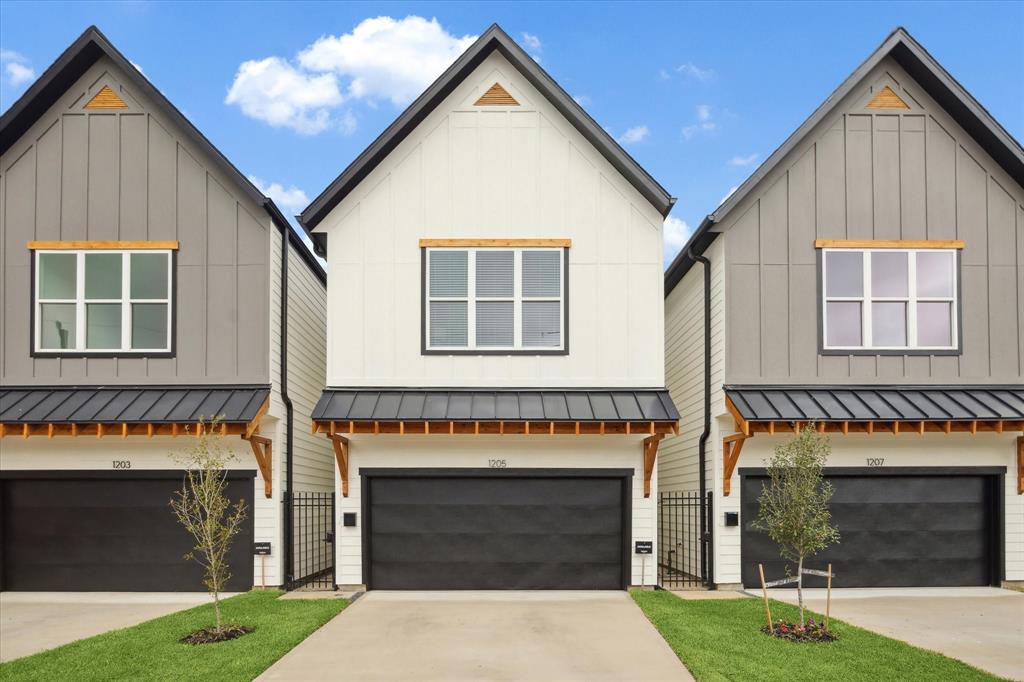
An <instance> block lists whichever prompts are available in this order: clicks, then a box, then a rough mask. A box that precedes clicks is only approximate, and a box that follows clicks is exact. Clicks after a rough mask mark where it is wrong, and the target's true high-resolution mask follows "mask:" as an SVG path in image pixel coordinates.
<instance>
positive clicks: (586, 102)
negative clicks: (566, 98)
mask: <svg viewBox="0 0 1024 682" xmlns="http://www.w3.org/2000/svg"><path fill="white" fill-rule="evenodd" d="M572 98H573V99H574V100H576V104H579V105H580V106H581V107H588V106H590V102H591V99H590V95H573V96H572Z"/></svg>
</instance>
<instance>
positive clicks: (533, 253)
mask: <svg viewBox="0 0 1024 682" xmlns="http://www.w3.org/2000/svg"><path fill="white" fill-rule="evenodd" d="M425 267H426V272H425V276H424V284H425V287H424V289H425V290H424V293H423V295H424V316H425V324H424V334H425V338H424V349H425V350H427V351H436V352H444V351H480V352H501V351H508V352H527V353H529V352H558V351H564V350H565V348H566V347H567V346H566V338H565V337H566V330H565V320H566V315H565V290H566V281H565V277H566V273H565V249H563V248H528V247H522V248H495V247H481V248H427V249H426V253H425Z"/></svg>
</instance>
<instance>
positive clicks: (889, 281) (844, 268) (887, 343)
mask: <svg viewBox="0 0 1024 682" xmlns="http://www.w3.org/2000/svg"><path fill="white" fill-rule="evenodd" d="M957 274H958V273H957V252H956V250H954V249H870V248H869V249H849V248H843V249H824V252H823V259H822V283H823V287H822V290H823V293H824V296H823V301H822V306H823V309H822V320H823V324H822V329H823V332H824V343H823V348H824V349H825V350H851V351H856V350H870V351H875V350H880V351H885V350H894V351H918V350H919V351H950V350H957V348H958V345H959V333H958V329H959V327H958V324H959V323H958V320H957V317H958V305H957V304H958V300H957V296H958V284H957Z"/></svg>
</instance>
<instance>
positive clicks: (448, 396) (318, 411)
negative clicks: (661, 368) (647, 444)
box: [312, 388, 679, 422]
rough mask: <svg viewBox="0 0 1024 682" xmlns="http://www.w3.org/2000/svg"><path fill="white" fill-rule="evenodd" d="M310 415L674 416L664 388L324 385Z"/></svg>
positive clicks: (389, 418)
mask: <svg viewBox="0 0 1024 682" xmlns="http://www.w3.org/2000/svg"><path fill="white" fill-rule="evenodd" d="M312 416H313V421H316V422H325V421H375V422H402V421H409V422H418V421H443V422H449V421H481V422H482V421H564V422H602V421H645V422H651V421H654V422H667V421H671V422H675V421H678V420H679V412H678V410H676V406H675V404H674V403H673V402H672V398H671V397H670V396H669V393H668V391H667V390H666V389H663V388H660V389H634V388H621V389H528V388H526V389H494V388H473V389H444V388H442V389H438V388H394V389H391V388H365V389H364V388H328V389H326V390H324V392H323V394H322V395H321V396H320V400H319V402H317V404H316V407H315V408H313V415H312Z"/></svg>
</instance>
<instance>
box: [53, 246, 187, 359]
mask: <svg viewBox="0 0 1024 682" xmlns="http://www.w3.org/2000/svg"><path fill="white" fill-rule="evenodd" d="M33 257H34V258H35V263H34V266H35V267H34V270H35V282H34V283H33V292H34V299H35V300H34V303H33V306H34V308H33V315H34V320H35V329H34V330H33V347H34V349H35V351H36V352H37V353H44V354H45V353H55V354H61V353H75V354H88V353H97V354H103V353H118V354H122V353H123V354H140V355H147V354H155V353H169V352H171V330H172V329H173V325H172V320H171V316H172V314H173V311H172V309H173V305H172V300H171V299H172V295H173V288H172V267H173V261H172V256H171V251H170V250H149V249H147V250H138V251H135V250H99V249H90V250H84V251H72V250H54V251H50V250H37V251H34V252H33Z"/></svg>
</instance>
